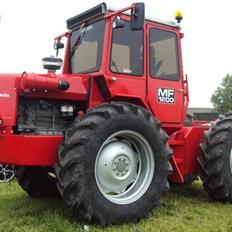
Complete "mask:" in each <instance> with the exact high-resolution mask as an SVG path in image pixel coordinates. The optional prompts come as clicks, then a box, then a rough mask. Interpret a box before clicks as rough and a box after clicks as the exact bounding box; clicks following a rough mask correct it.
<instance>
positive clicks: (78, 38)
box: [69, 22, 87, 61]
mask: <svg viewBox="0 0 232 232" xmlns="http://www.w3.org/2000/svg"><path fill="white" fill-rule="evenodd" d="M86 26H87V23H86V22H85V23H82V25H81V27H80V29H79V33H80V34H79V36H78V37H77V39H76V42H75V44H74V45H73V46H72V48H71V51H70V56H69V59H70V61H71V59H72V57H73V55H74V53H75V51H76V49H78V48H79V46H80V45H81V43H82V40H83V39H84V36H85V33H86V31H87V30H84V32H83V33H82V34H81V30H82V29H83V28H84V27H86Z"/></svg>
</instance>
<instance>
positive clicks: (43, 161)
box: [0, 6, 208, 183]
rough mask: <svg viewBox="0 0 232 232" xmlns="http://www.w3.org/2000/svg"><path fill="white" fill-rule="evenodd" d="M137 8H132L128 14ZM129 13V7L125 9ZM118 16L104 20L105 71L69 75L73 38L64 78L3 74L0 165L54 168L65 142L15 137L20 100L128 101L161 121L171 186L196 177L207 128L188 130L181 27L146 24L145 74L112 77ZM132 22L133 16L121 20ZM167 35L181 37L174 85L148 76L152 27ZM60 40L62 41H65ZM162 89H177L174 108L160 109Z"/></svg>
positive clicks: (53, 138)
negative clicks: (61, 84) (65, 84)
mask: <svg viewBox="0 0 232 232" xmlns="http://www.w3.org/2000/svg"><path fill="white" fill-rule="evenodd" d="M130 8H133V6H132V7H129V8H128V9H130ZM126 9H127V8H126ZM119 14H121V13H120V11H118V12H108V13H107V14H106V15H105V20H106V27H105V37H104V47H103V50H104V51H105V52H104V53H103V57H102V66H101V70H100V71H98V72H94V73H89V74H83V75H80V74H78V75H77V74H70V73H69V68H68V66H69V62H68V61H69V46H70V44H69V43H70V42H69V39H70V33H69V32H68V33H65V34H64V35H62V36H66V37H67V41H68V42H67V48H66V53H65V57H64V63H63V69H62V74H60V75H58V74H57V75H56V74H55V73H52V72H49V73H48V74H43V75H39V74H33V73H31V74H28V73H23V74H19V75H18V74H17V75H15V74H12V75H11V74H7V75H3V74H2V75H0V122H1V121H3V123H2V124H1V125H0V163H10V164H16V165H34V166H53V165H54V164H55V162H56V157H57V147H58V145H59V144H60V143H61V142H62V139H63V137H62V136H54V135H53V136H50V135H22V134H20V135H17V134H14V132H13V131H14V130H13V128H14V127H15V126H16V125H17V112H18V104H19V102H18V101H19V97H20V96H28V97H30V98H45V99H46V98H48V99H57V100H58V99H63V100H73V101H75V100H76V101H83V102H85V103H86V107H87V108H88V109H89V108H92V107H95V106H97V105H99V104H101V103H103V102H110V101H126V102H131V103H133V104H137V105H140V106H143V107H144V108H146V109H147V110H149V111H150V112H151V113H152V114H153V115H155V116H156V117H157V118H158V120H160V121H161V123H162V127H163V129H164V130H165V131H166V132H167V133H168V134H169V136H170V138H169V144H170V146H171V148H172V150H173V156H172V159H171V164H172V166H173V170H174V172H173V175H172V176H171V177H170V179H171V180H172V181H173V182H177V183H184V179H185V177H186V176H188V175H197V173H198V166H197V162H196V160H197V157H198V152H199V150H198V147H199V143H200V141H202V139H203V131H204V130H207V129H208V126H205V125H201V124H200V123H198V124H196V125H194V126H192V127H184V126H183V122H184V120H185V115H186V112H187V106H188V83H187V78H184V75H183V68H182V56H181V43H180V41H181V38H182V33H181V32H180V29H179V28H177V27H172V26H168V25H164V24H160V23H157V22H152V21H145V23H144V48H145V49H144V74H143V76H142V77H141V76H139V77H137V76H131V75H130V76H129V75H126V74H117V73H112V72H111V70H110V68H109V66H110V51H111V40H112V26H111V25H112V22H113V20H114V18H115V17H116V15H119ZM121 18H122V19H125V20H129V19H130V18H129V16H126V15H121ZM153 27H154V28H158V29H162V30H168V31H170V32H173V33H175V34H176V35H177V38H178V55H179V75H180V78H179V80H178V81H176V82H173V81H172V82H170V81H167V80H159V79H154V78H151V77H150V75H149V72H148V70H149V62H148V57H149V54H148V53H149V48H148V47H149V46H148V44H149V36H148V33H149V30H150V29H151V28H153ZM62 36H60V37H57V38H56V40H60V39H61V37H62ZM59 80H66V81H68V82H69V84H70V87H69V89H68V90H66V91H61V90H59V89H58V88H57V85H58V83H59ZM158 87H166V88H172V89H175V90H176V103H175V104H172V105H169V104H158V102H157V101H156V98H155V96H156V94H157V88H158Z"/></svg>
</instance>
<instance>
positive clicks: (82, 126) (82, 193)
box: [56, 103, 171, 225]
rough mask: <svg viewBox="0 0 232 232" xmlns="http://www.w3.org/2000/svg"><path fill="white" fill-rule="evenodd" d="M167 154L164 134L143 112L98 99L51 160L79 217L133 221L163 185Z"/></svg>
mask: <svg viewBox="0 0 232 232" xmlns="http://www.w3.org/2000/svg"><path fill="white" fill-rule="evenodd" d="M170 156H171V150H170V148H169V147H168V145H167V135H166V134H165V132H164V131H163V130H162V129H161V128H160V124H159V123H158V122H157V120H155V119H154V117H152V115H151V114H150V113H149V112H148V111H146V110H145V109H143V108H142V107H137V106H135V105H132V104H127V103H110V104H103V105H101V106H99V107H97V108H95V109H92V110H90V111H89V112H87V114H86V115H84V116H83V117H82V118H80V119H79V120H78V121H77V123H76V124H74V125H73V128H72V129H70V130H69V131H68V132H67V133H66V136H65V141H64V143H63V145H62V146H61V147H60V150H59V157H58V163H57V165H56V173H57V179H58V186H59V190H60V193H61V195H62V197H63V199H64V201H65V202H66V204H67V205H68V206H69V207H70V208H71V209H72V210H73V211H74V214H75V215H76V216H77V217H78V218H79V219H82V220H84V221H87V222H93V223H97V224H100V225H107V224H122V223H124V222H134V221H138V220H139V219H140V218H143V217H146V216H147V215H148V213H149V211H150V210H151V209H152V208H153V207H154V206H158V205H159V204H160V199H161V196H162V194H163V192H165V191H167V190H168V182H167V175H168V174H169V172H168V171H169V170H168V169H169V158H170Z"/></svg>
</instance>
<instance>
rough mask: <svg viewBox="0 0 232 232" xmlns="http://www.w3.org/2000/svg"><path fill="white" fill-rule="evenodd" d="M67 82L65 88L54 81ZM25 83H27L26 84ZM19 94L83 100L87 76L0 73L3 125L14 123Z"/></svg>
mask: <svg viewBox="0 0 232 232" xmlns="http://www.w3.org/2000/svg"><path fill="white" fill-rule="evenodd" d="M61 81H65V82H67V83H68V85H69V86H68V88H67V89H66V90H62V89H59V88H58V86H57V84H56V83H60V82H61ZM25 83H27V84H28V83H29V84H28V85H26V84H25ZM20 96H26V97H33V98H50V99H63V100H74V101H84V100H85V99H86V97H87V76H85V75H63V74H60V75H59V74H58V75H57V74H55V73H48V74H35V73H25V72H24V73H23V74H0V118H1V119H3V120H4V124H3V125H4V126H14V125H16V115H17V111H18V100H19V97H20Z"/></svg>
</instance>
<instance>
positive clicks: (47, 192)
mask: <svg viewBox="0 0 232 232" xmlns="http://www.w3.org/2000/svg"><path fill="white" fill-rule="evenodd" d="M51 171H52V170H49V169H48V168H45V167H31V166H16V167H15V176H16V180H17V182H18V184H19V185H20V186H21V188H22V189H23V190H24V191H26V192H27V193H28V194H29V195H30V196H31V197H35V198H42V197H59V196H60V194H59V191H58V189H57V184H56V178H55V176H52V174H50V173H52V172H51Z"/></svg>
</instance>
